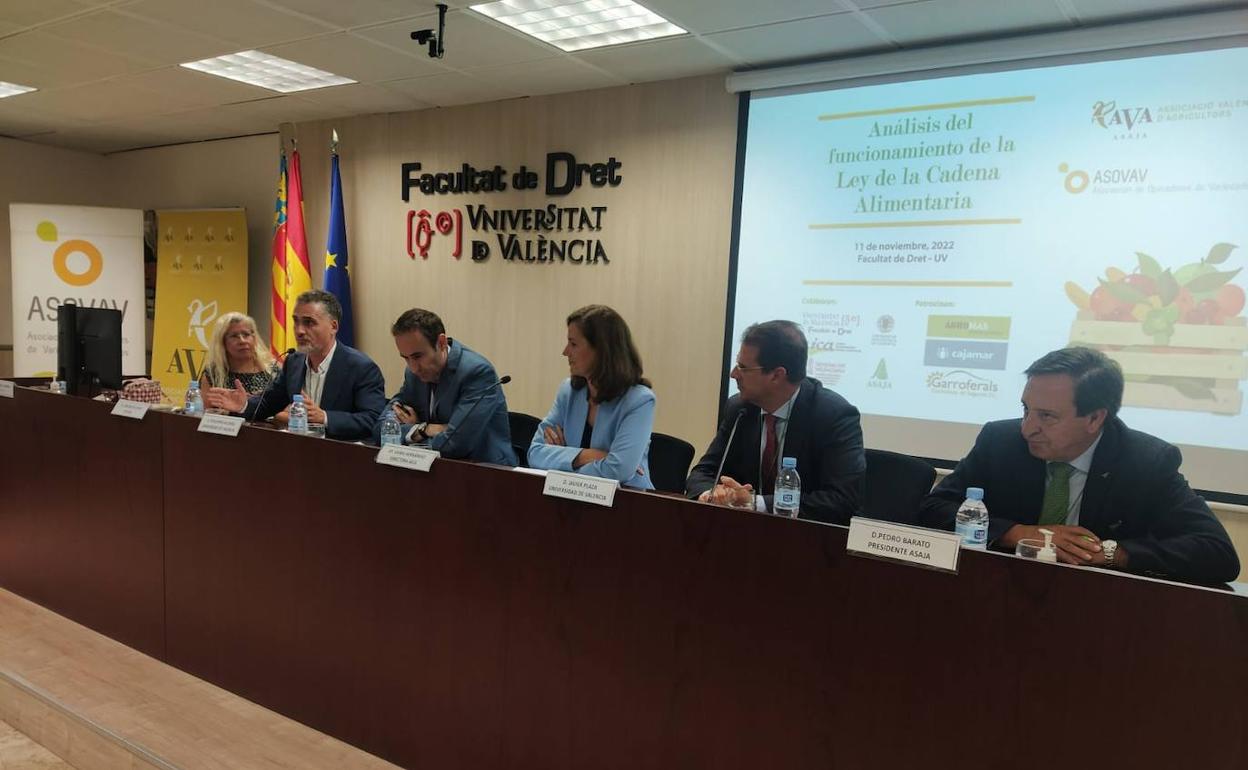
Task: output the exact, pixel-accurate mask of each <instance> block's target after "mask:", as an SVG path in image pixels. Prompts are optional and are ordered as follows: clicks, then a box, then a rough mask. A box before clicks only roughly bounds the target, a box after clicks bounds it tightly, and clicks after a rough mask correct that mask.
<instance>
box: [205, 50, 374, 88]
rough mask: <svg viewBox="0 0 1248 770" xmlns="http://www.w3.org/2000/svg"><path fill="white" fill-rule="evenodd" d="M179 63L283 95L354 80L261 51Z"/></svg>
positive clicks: (339, 84)
mask: <svg viewBox="0 0 1248 770" xmlns="http://www.w3.org/2000/svg"><path fill="white" fill-rule="evenodd" d="M182 66H183V67H186V68H187V69H191V70H198V71H200V72H207V73H208V74H209V75H216V76H217V77H222V78H229V79H230V80H237V81H238V82H240V83H248V84H250V85H253V86H260V87H261V88H267V89H269V90H270V91H277V92H279V93H283V94H289V93H294V92H295V91H308V90H311V89H313V88H326V87H328V86H341V85H346V84H347V83H354V82H355V81H354V80H352V79H350V78H344V77H342V76H341V75H335V74H334V73H332V72H326V71H325V70H318V69H317V68H316V67H309V66H307V65H306V64H300V63H299V62H293V61H290V60H289V59H283V58H281V57H279V56H274V55H272V54H267V53H264V52H263V51H239V52H238V53H232V54H228V55H226V56H216V57H213V58H211V59H201V60H200V61H192V62H186V63H185V64H183V65H182Z"/></svg>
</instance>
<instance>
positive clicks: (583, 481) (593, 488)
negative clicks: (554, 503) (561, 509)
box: [542, 471, 620, 508]
mask: <svg viewBox="0 0 1248 770" xmlns="http://www.w3.org/2000/svg"><path fill="white" fill-rule="evenodd" d="M619 488H620V482H618V481H616V480H615V479H600V478H598V477H597V476H582V475H581V474H579V473H565V472H564V471H547V472H546V486H544V487H542V494H544V495H550V496H551V497H562V498H564V499H565V500H577V501H579V502H582V503H593V504H594V505H605V506H606V507H608V508H610V507H611V506H612V505H614V504H615V490H617V489H619Z"/></svg>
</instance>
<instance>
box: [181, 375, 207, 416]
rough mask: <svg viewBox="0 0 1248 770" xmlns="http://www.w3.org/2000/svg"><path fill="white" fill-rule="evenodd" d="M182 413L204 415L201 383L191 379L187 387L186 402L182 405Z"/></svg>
mask: <svg viewBox="0 0 1248 770" xmlns="http://www.w3.org/2000/svg"><path fill="white" fill-rule="evenodd" d="M182 414H185V415H190V416H191V417H203V416H204V397H203V396H202V395H201V394H200V392H199V383H198V382H196V381H195V380H191V384H190V385H188V386H187V388H186V402H185V403H184V404H183V405H182Z"/></svg>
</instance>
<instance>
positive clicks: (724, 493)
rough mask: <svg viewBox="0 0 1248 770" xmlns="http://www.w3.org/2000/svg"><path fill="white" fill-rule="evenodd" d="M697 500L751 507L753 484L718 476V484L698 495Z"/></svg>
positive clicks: (737, 506) (735, 506) (752, 504)
mask: <svg viewBox="0 0 1248 770" xmlns="http://www.w3.org/2000/svg"><path fill="white" fill-rule="evenodd" d="M698 502H701V503H714V504H715V505H727V506H731V507H733V508H753V507H754V485H752V484H741V483H739V482H738V481H737V480H736V479H734V478H733V477H731V476H720V477H719V483H718V484H716V485H715V486H713V487H711V488H710V489H708V490H706V491H705V492H703V493H702V494H700V495H698Z"/></svg>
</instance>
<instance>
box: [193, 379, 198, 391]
mask: <svg viewBox="0 0 1248 770" xmlns="http://www.w3.org/2000/svg"><path fill="white" fill-rule="evenodd" d="M191 390H199V382H198V381H196V380H191Z"/></svg>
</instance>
